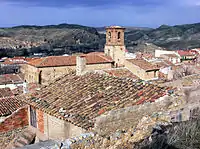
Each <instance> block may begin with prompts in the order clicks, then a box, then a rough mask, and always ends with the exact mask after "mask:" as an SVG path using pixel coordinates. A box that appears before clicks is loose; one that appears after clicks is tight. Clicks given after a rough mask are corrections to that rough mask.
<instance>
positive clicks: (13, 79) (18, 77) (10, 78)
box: [0, 74, 23, 85]
mask: <svg viewBox="0 0 200 149" xmlns="http://www.w3.org/2000/svg"><path fill="white" fill-rule="evenodd" d="M17 83H23V75H22V74H4V75H0V84H2V85H5V84H17Z"/></svg>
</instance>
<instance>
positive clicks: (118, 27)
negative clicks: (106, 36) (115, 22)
mask: <svg viewBox="0 0 200 149" xmlns="http://www.w3.org/2000/svg"><path fill="white" fill-rule="evenodd" d="M113 28H115V29H125V27H122V26H108V27H106V29H113Z"/></svg>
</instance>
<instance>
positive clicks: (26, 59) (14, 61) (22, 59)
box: [3, 57, 38, 65]
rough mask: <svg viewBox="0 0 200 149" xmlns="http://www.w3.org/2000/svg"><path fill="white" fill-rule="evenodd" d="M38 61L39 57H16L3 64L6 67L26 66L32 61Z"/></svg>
mask: <svg viewBox="0 0 200 149" xmlns="http://www.w3.org/2000/svg"><path fill="white" fill-rule="evenodd" d="M35 59H38V57H33V58H31V57H14V58H8V59H6V60H5V61H4V62H3V64H5V65H12V64H26V63H27V62H29V61H31V60H35Z"/></svg>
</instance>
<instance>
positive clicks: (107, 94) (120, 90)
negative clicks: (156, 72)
mask: <svg viewBox="0 0 200 149" xmlns="http://www.w3.org/2000/svg"><path fill="white" fill-rule="evenodd" d="M165 90H166V88H165V87H159V86H157V85H153V84H148V83H147V84H143V82H141V81H133V80H132V79H127V78H118V77H113V76H107V75H101V74H93V73H88V74H85V75H83V76H75V75H73V74H69V75H66V76H64V77H61V78H58V79H56V80H55V82H52V83H51V84H49V86H46V87H43V88H41V90H40V91H39V92H36V93H34V94H27V95H21V96H18V98H19V99H21V100H23V101H24V102H26V103H28V104H30V105H32V106H34V107H36V108H39V109H41V110H42V111H44V112H46V113H49V114H50V115H53V116H55V117H57V118H60V119H64V120H66V121H69V122H71V123H73V124H75V125H76V126H78V127H82V128H85V129H89V128H91V127H93V126H94V121H93V120H94V118H95V117H97V116H98V115H100V114H102V113H103V112H106V111H109V110H111V109H117V108H121V107H126V106H131V105H135V104H142V103H144V102H146V100H148V101H155V100H156V99H158V98H159V97H161V96H163V95H164V94H165ZM141 97H143V98H141ZM102 111H103V112H102Z"/></svg>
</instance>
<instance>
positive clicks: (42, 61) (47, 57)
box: [37, 56, 48, 66]
mask: <svg viewBox="0 0 200 149" xmlns="http://www.w3.org/2000/svg"><path fill="white" fill-rule="evenodd" d="M47 58H48V56H47V57H44V58H43V60H42V61H41V62H40V63H39V64H38V65H37V66H40V65H41V64H42V63H43V62H44V61H45V60H46V59H47Z"/></svg>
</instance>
